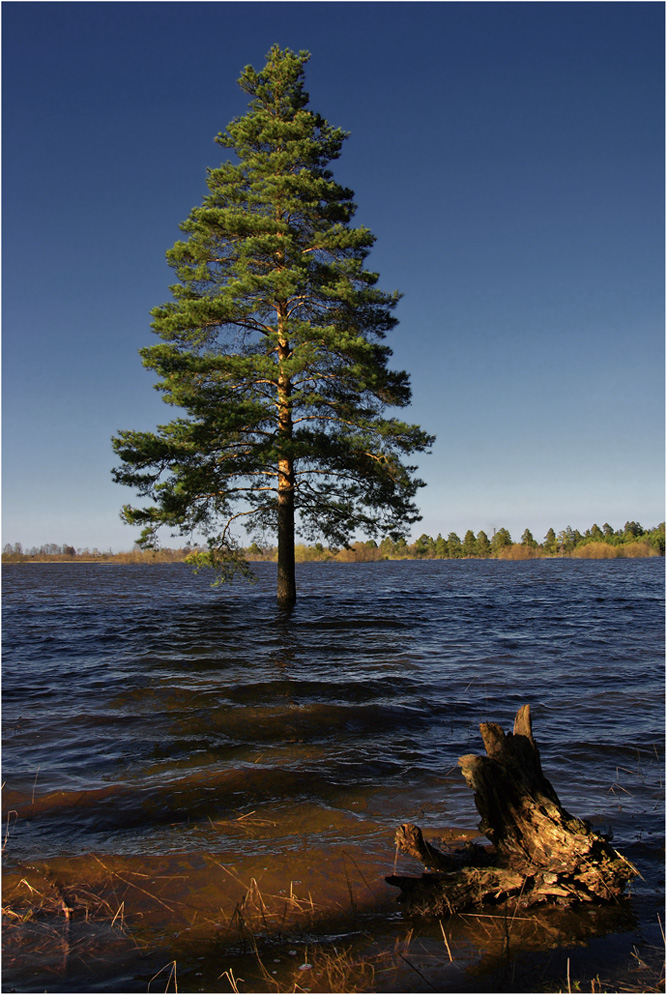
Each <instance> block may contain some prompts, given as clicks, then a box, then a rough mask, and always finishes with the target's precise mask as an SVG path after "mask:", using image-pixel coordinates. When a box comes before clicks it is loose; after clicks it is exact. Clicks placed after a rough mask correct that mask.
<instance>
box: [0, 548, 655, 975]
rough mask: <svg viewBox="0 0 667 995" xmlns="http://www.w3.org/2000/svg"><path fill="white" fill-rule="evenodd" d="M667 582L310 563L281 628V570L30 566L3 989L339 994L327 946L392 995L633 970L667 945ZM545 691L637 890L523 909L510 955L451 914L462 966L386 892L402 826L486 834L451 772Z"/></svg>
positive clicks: (562, 762)
mask: <svg viewBox="0 0 667 995" xmlns="http://www.w3.org/2000/svg"><path fill="white" fill-rule="evenodd" d="M662 571H663V566H662V561H659V560H647V561H609V562H606V563H585V562H580V561H579V562H578V561H534V562H530V563H498V562H467V561H466V562H458V563H457V562H434V563H413V564H411V563H381V564H367V565H352V564H350V565H342V564H337V565H333V564H312V565H308V566H304V568H303V569H302V571H301V576H300V590H301V598H300V600H299V603H298V604H297V606H296V608H295V610H294V611H293V612H291V613H284V612H280V611H279V610H278V609H277V608H276V607H275V605H274V603H273V590H272V588H273V581H274V574H273V567H271V566H270V565H260V580H259V583H258V585H257V586H256V587H254V588H233V589H231V590H229V591H222V592H220V591H218V590H215V591H214V590H211V589H210V588H209V587H208V582H207V580H206V579H205V578H202V577H201V576H200V577H193V576H192V574H191V573H190V572H189V570H188V568H186V567H183V566H181V565H174V566H156V567H153V568H150V567H148V568H147V567H133V566H126V567H115V566H114V567H110V566H104V567H101V566H95V565H91V566H90V567H88V566H82V565H73V566H68V565H66V564H57V565H51V564H45V565H39V566H38V565H32V564H30V565H26V566H21V565H10V566H8V567H7V568H6V570H5V572H4V603H5V618H4V686H3V689H4V696H3V697H4V739H5V741H4V752H3V761H4V782H5V798H4V808H5V836H6V846H5V849H4V856H5V875H4V890H5V898H6V900H7V901H9V902H10V905H11V907H12V908H13V909H14V913H15V914H14V916H13V917H12V916H10V917H9V918H8V920H7V923H8V928H6V931H5V941H6V944H7V946H6V952H5V959H4V966H3V970H4V982H5V989H4V990H6V991H11V990H15V991H44V990H48V991H61V992H62V991H78V992H84V991H114V992H123V991H146V990H147V988H148V986H149V984H150V990H151V991H165V990H166V988H168V989H169V990H170V991H173V990H174V985H175V979H174V977H173V975H172V977H171V980H170V971H171V970H172V968H171V965H173V964H174V962H175V964H176V968H175V971H176V980H177V982H178V988H179V990H180V991H209V992H210V991H227V990H231V987H232V985H231V982H230V978H229V976H225V971H233V972H234V977H235V978H237V979H238V978H239V977H242V978H244V981H243V984H241V983H240V982H239V983H238V987H239V990H240V991H253V990H271V983H272V982H279V983H281V984H282V985H283V986H284V989H286V990H289V988H290V986H291V985H292V984H293V979H294V978H297V981H298V983H299V984H300V985H301V987H303V988H310V989H311V990H326V988H325V989H322V987H321V984H322V983H324V982H326V980H327V978H329V979H330V976H331V974H330V972H329V974H327V972H326V971H324V969H323V968H322V965H321V964H320V966H319V967H318V964H317V963H315V961H316V960H317V957H316V954H315V953H314V952H313V943H314V941H315V940H316V939H319V940H324V942H325V947H326V948H327V949H329V950H331V949H333V948H334V947H335V948H336V949H337V950H339V951H341V950H343V949H347V948H350V949H351V950H352V952H353V953H355V954H357V953H359V954H361V953H363V955H364V956H365V957H366V959H367V962H368V963H369V964H371V966H372V967H373V970H374V972H375V973H374V975H373V977H372V978H371V975H370V973H369V971H370V968H369V971H367V972H366V973H365V974H364V973H363V972H362V974H363V977H362V976H360V977H359V978H358V979H357V980H358V981H359V984H361V983H362V982H363V984H364V985H365V986H366V988H367V989H368V987H369V985H370V986H371V989H372V990H376V991H430V990H433V986H434V985H435V987H436V990H440V991H467V990H480V991H484V990H514V991H520V990H523V991H529V990H536V989H534V987H517V986H518V985H522V984H523V985H529V986H534V985H535V984H536V978H537V979H538V980H539V979H540V978H541V979H542V982H543V981H544V979H545V978H546V979H549V978H552V979H553V978H562V979H563V987H565V970H566V963H567V959H568V958H569V959H570V967H571V971H572V972H575V971H579V972H580V976H581V977H583V976H584V974H586V973H589V976H590V977H594V976H595V974H596V973H598V972H599V970H602V971H603V973H604V971H606V972H607V974H609V973H610V972H611V973H613V972H614V971H617V972H623V971H627V969H628V964H629V963H632V962H633V961H632V957H631V953H632V948H633V945H635V946H638V949H641V950H644V952H645V953H646V956H647V957H648V956H649V953H648V952H649V951H650V949H651V948H652V947H654V946H656V944H657V943H659V942H660V927H659V924H658V920H657V916H658V914H659V913H661V912H662V904H663V898H662V880H663V872H662V848H663V844H664V833H663V812H664V808H663V806H664V802H663V801H662V778H663V773H662V771H663V766H662V756H663V752H662V733H663V715H664V706H663V689H662V685H663V664H662V659H663V630H662V603H663V573H662ZM525 701H529V702H530V703H531V705H532V708H533V716H534V723H535V735H536V739H537V741H538V743H539V745H540V749H541V753H542V759H543V765H544V768H545V772H546V773H547V775H548V776H549V777H550V779H551V780H552V782H553V783H554V786H555V787H556V790H557V791H558V793H559V795H560V797H561V800H562V802H563V804H564V805H565V806H566V807H567V808H568V810H570V811H572V812H573V813H574V814H576V815H578V816H580V817H582V818H587V819H590V820H591V821H592V822H593V824H594V826H595V827H598V828H600V829H604V830H605V831H607V830H609V829H611V830H612V831H613V833H614V837H615V838H614V845H616V846H617V847H618V848H619V849H620V850H621V851H622V852H623V853H624V854H625V855H626V856H628V857H629V859H631V860H632V861H634V862H635V863H637V865H638V866H639V869H640V870H641V872H642V874H643V876H644V880H643V881H642V880H639V881H638V882H637V883H636V884H635V885H634V886H633V896H632V897H631V898H630V899H629V900H628V901H627V902H626V903H623V905H622V906H621V907H620V908H618V909H612V910H601V911H598V912H595V911H591V910H589V911H588V912H587V913H586V914H580V915H579V916H569V917H560V918H559V919H558V918H557V917H555V916H554V915H552V914H548V913H546V914H545V915H544V916H542V917H540V918H539V920H537V921H536V920H534V919H532V920H530V921H526V922H522V921H519V919H518V918H517V917H514V920H513V922H512V930H511V936H510V938H509V940H508V935H507V923H506V922H503V921H501V920H498V919H493V920H491V919H489V920H485V919H483V918H479V917H477V918H475V919H469V918H460V919H456V920H451V921H449V922H448V923H447V925H446V931H447V939H448V942H449V945H450V948H451V951H452V954H453V958H454V959H453V961H450V959H449V955H448V952H447V948H446V946H445V942H444V940H443V935H442V932H441V929H440V925H439V924H431V923H414V922H412V921H410V920H409V919H407V918H406V917H405V916H404V915H403V914H402V912H401V910H400V907H399V906H397V904H396V901H395V898H396V889H393V888H391V887H390V886H388V885H387V884H386V883H385V881H384V877H385V875H386V874H390V873H392V872H393V869H394V863H395V860H396V855H395V851H394V846H393V833H394V831H395V828H396V826H397V825H399V824H400V823H401V822H404V821H412V822H417V823H418V824H419V825H421V826H422V828H423V829H424V830H425V832H426V833H427V835H432V836H434V837H437V836H441V835H443V834H446V835H447V836H448V838H449V839H452V840H453V839H455V838H462V837H465V836H468V837H470V836H471V835H475V834H476V826H477V821H478V817H477V814H476V812H475V810H474V805H473V803H472V799H471V796H470V792H469V791H468V789H467V788H466V787H465V785H464V784H463V782H462V778H461V777H460V775H459V773H458V770H457V768H456V760H457V758H458V756H460V755H461V754H463V753H469V752H481V740H480V737H479V733H478V725H479V722H480V721H485V720H489V719H491V720H495V721H500V722H501V724H504V725H505V726H508V725H509V724H510V722H511V719H512V717H513V715H514V712H515V711H516V709H517V708H518V707H519V705H521V704H522V703H524V702H525ZM452 828H454V829H456V830H458V832H456V833H452V832H451V830H452ZM398 867H399V868H401V869H402V870H403V871H405V872H407V873H421V867H419V866H417V865H414V864H413V863H412V862H410V861H409V860H408V859H407V858H400V859H399V863H398ZM40 908H41V911H40V912H39V914H33V915H32V916H31V918H30V919H29V920H28V921H27V922H19V919H18V918H17V916H21V917H25V916H26V915H27V914H28V910H29V909H32V910H33V913H35V910H38V909H40ZM68 908H71V909H73V910H74V911H73V912H71V913H67V911H66V910H67V909H68ZM605 936H606V937H607V939H605V938H604V937H605ZM609 937H611V939H610V938H609ZM254 940H256V941H257V942H258V943H259V948H260V957H261V960H262V963H263V964H264V973H263V972H262V970H261V969H260V968H259V966H258V959H257V953H256V951H254V949H253V942H254ZM408 941H409V942H408ZM508 944H509V950H510V954H511V956H508ZM291 951H295V953H291ZM531 951H534V953H531ZM531 957H533V958H534V961H535V962H534V963H533V961H531ZM308 958H310V959H312V960H313V966H312V967H311V968H306V969H304V971H303V972H301V973H297V972H298V969H299V967H302V966H303V964H304V963H310V960H309V959H308ZM297 962H298V963H297ZM545 965H546V966H545ZM274 971H275V972H276V973H275V974H274V973H273V972H274ZM159 972H161V973H159ZM318 972H319V973H318ZM512 972H513V973H512ZM582 972H583V973H582ZM156 974H157V975H158V976H157V977H154V976H155V975H156ZM221 975H222V977H221ZM572 976H573V977H574V976H575V974H574V973H573V975H572ZM489 977H491V979H492V984H493V985H494V986H495V987H493V988H489V987H488V985H489ZM152 978H154V980H153V981H151V979H152ZM262 978H263V980H262ZM304 978H307V979H308V983H307V984H306V982H304V981H303V979H304ZM542 982H541V983H542ZM500 985H506V986H509V987H505V988H504V989H503V988H501V987H498V986H500ZM262 986H264V987H262ZM318 986H320V987H318Z"/></svg>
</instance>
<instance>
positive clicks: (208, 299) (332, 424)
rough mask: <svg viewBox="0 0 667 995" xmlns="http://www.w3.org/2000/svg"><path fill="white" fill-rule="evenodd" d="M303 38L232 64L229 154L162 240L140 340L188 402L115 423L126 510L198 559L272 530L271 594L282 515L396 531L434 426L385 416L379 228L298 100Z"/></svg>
mask: <svg viewBox="0 0 667 995" xmlns="http://www.w3.org/2000/svg"><path fill="white" fill-rule="evenodd" d="M308 59H309V54H308V53H307V52H300V53H299V54H298V55H297V54H295V53H293V52H291V51H289V50H288V49H286V50H284V51H283V50H281V49H280V48H279V47H278V46H274V47H273V48H272V49H271V51H270V53H269V55H268V57H267V60H268V61H267V63H266V66H265V67H264V68H263V69H262V70H261V71H260V72H256V71H255V70H254V69H253V68H252V67H251V66H248V67H247V68H246V69H245V70H244V71H243V74H242V76H241V78H240V80H239V84H240V86H241V89H242V90H244V91H245V92H246V93H247V94H249V95H250V97H251V98H252V99H251V101H250V105H249V111H248V112H247V113H246V114H245V116H243V117H240V118H236V119H234V120H233V121H232V122H231V123H230V124H229V125H228V127H227V129H226V130H225V132H223V133H221V134H219V135H218V136H217V138H216V141H217V142H218V143H219V144H220V145H221V146H222V147H223V148H224V149H227V150H229V151H230V152H231V153H233V155H234V158H233V160H232V158H230V160H229V161H226V162H223V163H222V165H221V166H220V167H219V168H217V169H211V170H209V171H208V177H207V184H208V189H209V193H208V194H207V195H206V196H205V198H204V200H203V203H202V206H201V207H196V208H194V209H193V210H192V212H191V213H190V216H189V218H188V219H187V220H186V221H185V222H184V223H183V224H182V225H181V230H182V231H183V232H185V233H186V234H187V236H188V238H187V241H178V242H177V243H176V244H175V245H174V247H173V248H172V249H170V250H169V252H168V253H167V259H168V262H169V264H170V265H171V267H172V268H173V270H174V271H175V273H176V275H177V277H178V280H179V282H178V283H177V284H176V285H174V286H172V287H171V288H170V290H171V293H172V295H173V298H172V299H171V300H170V301H168V303H166V304H164V305H163V306H161V307H157V308H155V309H154V310H153V311H152V312H151V315H152V317H153V322H152V328H153V330H154V331H155V332H156V333H157V335H158V336H159V337H160V339H161V340H162V341H161V342H160V343H158V344H156V345H152V346H149V347H147V348H145V349H142V350H141V356H142V358H143V363H144V365H145V366H146V367H148V368H149V369H151V370H153V371H155V372H156V373H157V374H158V376H159V378H160V379H159V382H158V383H157V384H156V387H157V389H158V390H160V391H161V392H162V393H163V395H164V398H163V399H164V400H165V402H166V403H167V404H171V405H174V406H176V407H178V408H180V409H182V410H183V412H184V414H183V415H182V416H180V417H177V418H176V419H175V420H174V421H172V422H170V423H169V424H167V425H162V426H159V427H158V430H157V432H135V431H122V432H119V433H118V434H117V435H116V436H115V437H114V439H113V446H114V449H115V451H116V453H117V454H118V456H119V457H120V460H121V463H120V465H119V466H118V467H117V468H116V469H115V470H114V471H113V472H114V479H115V480H116V481H117V482H119V483H121V484H125V485H130V486H133V487H134V488H136V489H137V490H138V492H139V493H140V494H141V495H142V496H143V497H147V498H149V499H150V501H151V502H152V504H151V505H150V506H149V507H141V508H134V507H131V506H129V505H126V506H125V507H124V508H123V512H122V516H123V518H124V519H125V521H127V522H128V523H130V524H138V525H141V526H143V531H142V534H141V539H140V542H141V543H142V545H144V546H150V545H151V544H153V543H155V542H156V541H157V540H156V534H157V530H158V529H159V528H160V527H161V526H170V527H172V528H173V529H175V531H176V533H177V534H181V535H189V534H192V533H199V534H203V535H205V536H206V537H207V541H208V547H209V552H208V553H207V554H206V555H205V557H204V558H205V559H206V561H207V562H208V563H209V564H210V565H212V566H216V567H218V568H219V569H220V570H221V572H222V573H223V574H224V573H225V571H227V570H229V569H230V567H231V568H233V567H234V566H238V565H239V564H240V563H241V560H242V558H241V555H240V553H239V552H238V549H237V544H236V540H235V539H234V536H233V531H232V530H233V526H234V523H235V522H238V521H239V520H243V521H244V524H245V526H246V529H247V531H248V533H249V534H250V535H256V536H260V535H263V534H265V532H266V531H267V530H271V531H273V532H274V533H275V531H277V534H278V600H279V601H280V602H281V603H283V604H289V603H292V602H293V601H294V600H295V598H296V585H295V575H294V536H295V517H296V522H297V524H298V528H299V530H300V532H301V533H302V534H303V535H304V536H305V537H306V538H314V537H315V536H317V537H323V538H325V539H326V540H327V541H328V542H329V543H331V544H336V545H341V544H344V543H345V542H346V541H347V540H348V539H349V538H350V536H351V535H352V534H353V533H354V532H355V531H356V530H361V531H363V532H365V533H367V534H370V535H377V534H379V533H383V534H384V533H389V534H395V535H397V536H398V535H400V534H404V533H405V531H406V529H407V527H408V526H409V525H410V524H412V523H413V522H415V521H418V520H419V518H420V515H419V513H418V511H417V508H416V506H415V504H414V502H413V498H414V496H415V494H416V492H417V490H418V488H419V487H421V486H423V482H422V481H421V480H418V479H416V478H415V477H414V471H415V470H416V467H414V466H408V465H404V464H403V463H402V461H401V459H402V457H404V456H405V455H409V454H412V453H416V452H421V451H425V450H427V449H428V448H429V446H430V445H431V443H432V441H433V438H432V437H431V436H429V435H427V434H426V432H424V431H423V430H422V429H421V428H420V427H419V426H417V425H408V424H405V423H403V422H401V421H399V420H397V419H396V418H393V417H384V414H383V412H384V409H385V408H386V407H387V406H396V407H405V406H406V405H408V404H409V402H410V396H411V392H410V386H409V379H408V375H407V374H406V373H404V372H392V371H391V370H389V369H388V367H387V362H388V360H389V357H390V356H391V350H390V349H389V348H388V347H387V346H386V345H384V344H382V340H383V339H384V338H385V334H386V332H388V331H389V330H390V329H392V328H393V327H394V326H395V324H396V318H395V317H394V316H393V314H392V312H393V310H394V308H395V306H396V304H397V302H398V300H399V294H397V293H391V294H389V293H384V292H383V291H381V290H380V289H378V288H377V286H376V284H377V280H378V275H377V274H376V273H372V272H369V271H368V270H366V269H365V268H364V263H365V260H366V258H367V256H368V253H369V252H370V249H371V247H372V245H373V243H374V241H375V239H374V236H373V235H372V233H371V232H370V231H369V230H368V229H367V228H364V227H358V228H354V227H351V225H350V222H351V220H352V218H353V215H354V212H355V205H354V204H353V202H352V197H353V193H352V191H351V190H348V189H346V188H344V187H342V186H340V185H339V184H338V183H336V182H335V181H334V179H333V176H332V173H331V172H330V170H329V169H328V165H329V163H330V162H331V161H332V160H334V159H337V158H338V156H339V155H340V151H341V147H342V144H343V141H344V140H345V138H346V135H345V133H344V132H342V131H341V130H340V129H338V128H333V127H331V126H330V125H329V124H328V123H327V122H326V121H325V120H324V119H323V118H322V117H321V116H320V115H318V114H316V113H314V112H313V111H311V110H309V109H308V100H309V98H308V94H307V93H306V92H305V90H304V65H305V63H306V62H307V61H308Z"/></svg>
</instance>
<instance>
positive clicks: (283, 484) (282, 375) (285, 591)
mask: <svg viewBox="0 0 667 995" xmlns="http://www.w3.org/2000/svg"><path fill="white" fill-rule="evenodd" d="M284 311H285V308H284V307H283V306H280V307H279V308H278V316H279V320H278V323H279V336H280V337H279V340H278V362H279V366H280V371H279V374H278V438H279V440H280V443H281V448H282V451H283V454H284V455H283V456H282V457H281V458H280V459H279V461H278V604H279V605H293V604H294V602H295V601H296V575H295V567H294V460H293V459H292V455H291V453H290V451H289V450H290V446H291V443H292V430H293V429H292V400H291V395H292V384H291V381H290V379H289V376H288V375H287V373H286V372H285V369H284V364H285V362H286V361H287V359H288V358H289V342H288V341H287V339H286V337H285V335H284V334H283V331H282V329H283V327H284V325H285V314H284Z"/></svg>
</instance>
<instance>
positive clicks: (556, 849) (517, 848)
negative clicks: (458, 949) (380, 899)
mask: <svg viewBox="0 0 667 995" xmlns="http://www.w3.org/2000/svg"><path fill="white" fill-rule="evenodd" d="M480 730H481V733H482V739H483V741H484V746H485V748H486V752H487V756H486V757H478V756H474V755H472V754H469V755H467V756H464V757H461V758H460V759H459V766H460V767H461V769H462V771H463V776H464V778H465V780H466V782H467V784H468V785H469V786H470V787H471V788H472V789H473V791H474V792H475V804H476V806H477V810H478V812H479V813H480V815H481V817H482V820H481V822H480V824H479V828H480V830H481V832H482V833H484V835H485V836H486V837H487V838H488V839H489V840H490V841H491V843H492V844H493V846H492V847H490V848H487V847H481V846H476V845H474V846H468V847H466V848H464V849H462V850H458V851H456V852H454V853H451V854H446V853H441V852H440V851H439V850H438V849H437V848H436V847H435V846H433V844H430V843H427V842H426V841H425V840H424V838H423V836H422V833H421V830H420V829H419V828H418V827H417V826H413V825H410V824H408V825H404V826H401V827H400V828H399V829H398V830H397V832H396V845H397V847H398V848H399V849H400V850H402V851H403V852H404V853H408V854H410V855H411V856H413V857H417V858H418V859H419V860H420V861H421V862H422V863H423V864H424V865H425V866H426V867H428V868H431V870H432V871H433V872H434V873H428V874H422V876H421V877H420V878H414V877H397V876H393V877H388V878H387V881H388V882H389V884H392V885H395V886H396V887H398V888H400V889H401V892H402V895H401V900H402V901H405V902H407V903H408V905H410V906H411V908H412V910H413V911H416V912H420V913H422V914H426V915H443V914H447V913H454V912H461V911H464V910H466V909H471V908H477V907H480V906H483V905H487V904H488V905H498V904H503V903H505V902H507V901H508V900H510V901H511V903H512V907H516V908H526V907H530V906H533V905H537V904H541V903H549V904H552V905H554V904H555V905H561V906H570V905H575V904H580V903H587V902H588V903H590V902H606V901H615V900H617V899H618V897H619V896H620V895H621V894H622V892H623V889H624V887H625V885H626V884H627V882H628V881H629V880H630V878H632V877H633V876H634V875H635V874H636V873H637V871H636V870H635V868H634V867H633V866H632V864H630V863H629V861H627V860H626V859H625V858H624V857H622V856H621V854H619V853H617V851H616V850H614V849H613V847H611V846H610V845H609V842H608V841H607V839H606V838H605V837H603V836H598V835H596V834H595V833H593V832H592V831H591V828H590V826H589V825H588V824H587V823H585V822H582V821H581V820H580V819H576V818H575V817H573V816H571V815H570V814H569V813H568V812H566V811H565V809H564V808H563V807H562V806H561V804H560V801H559V800H558V796H557V795H556V792H555V791H554V789H553V787H552V785H551V784H550V783H549V781H548V780H547V779H546V777H545V776H544V774H543V773H542V765H541V763H540V755H539V751H538V749H537V746H536V744H535V741H534V739H533V735H532V726H531V720H530V707H529V706H528V705H524V706H523V707H522V708H520V709H519V711H518V712H517V715H516V719H515V722H514V732H513V733H508V734H507V735H505V733H504V732H503V730H502V729H501V728H500V726H499V725H496V724H495V723H492V722H487V723H483V724H482V725H481V726H480Z"/></svg>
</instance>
